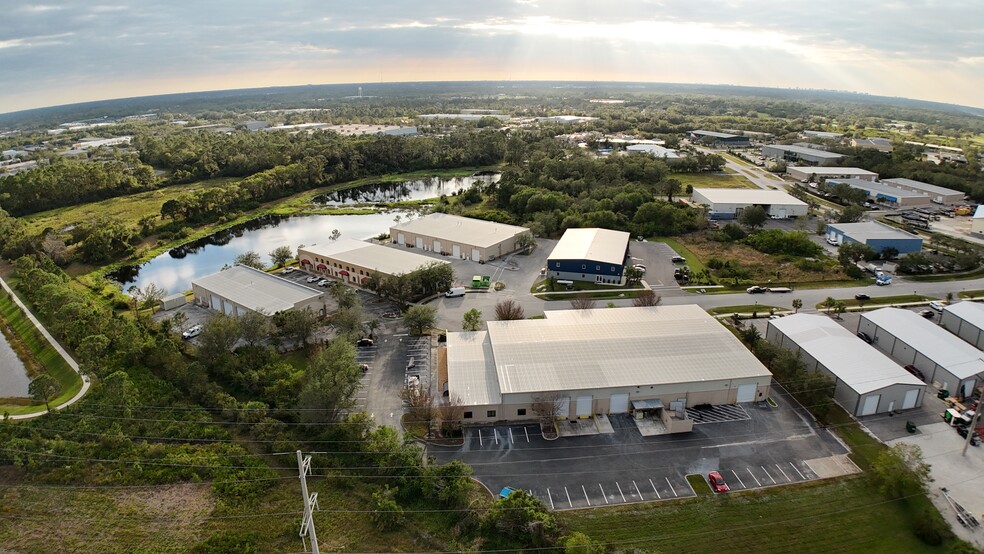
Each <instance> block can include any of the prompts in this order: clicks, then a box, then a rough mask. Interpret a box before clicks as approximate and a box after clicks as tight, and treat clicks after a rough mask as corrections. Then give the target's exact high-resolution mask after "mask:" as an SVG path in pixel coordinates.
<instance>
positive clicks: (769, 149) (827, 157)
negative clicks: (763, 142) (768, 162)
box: [762, 144, 844, 165]
mask: <svg viewBox="0 0 984 554" xmlns="http://www.w3.org/2000/svg"><path fill="white" fill-rule="evenodd" d="M762 155H763V156H765V157H767V158H773V159H776V160H785V161H787V162H803V163H806V164H810V165H834V164H835V163H837V162H838V161H840V160H841V159H842V158H843V157H844V155H843V154H838V153H836V152H827V151H825V150H820V149H817V148H808V147H804V146H796V145H795V144H769V145H767V146H763V147H762Z"/></svg>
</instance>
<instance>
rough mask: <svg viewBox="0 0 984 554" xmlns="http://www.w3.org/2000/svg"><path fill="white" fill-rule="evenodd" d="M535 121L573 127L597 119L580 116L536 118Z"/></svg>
mask: <svg viewBox="0 0 984 554" xmlns="http://www.w3.org/2000/svg"><path fill="white" fill-rule="evenodd" d="M536 119H537V121H542V122H544V123H563V124H564V125H573V124H574V123H587V122H589V121H594V120H596V119H598V118H597V117H587V116H582V115H551V116H548V117H538V118H536Z"/></svg>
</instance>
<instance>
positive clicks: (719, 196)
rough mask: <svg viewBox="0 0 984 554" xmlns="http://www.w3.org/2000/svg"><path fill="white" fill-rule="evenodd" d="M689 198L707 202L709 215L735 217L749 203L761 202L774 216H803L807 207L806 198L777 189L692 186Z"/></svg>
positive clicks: (749, 205) (723, 217)
mask: <svg viewBox="0 0 984 554" xmlns="http://www.w3.org/2000/svg"><path fill="white" fill-rule="evenodd" d="M693 201H694V203H696V204H703V205H705V206H707V207H708V208H709V210H708V211H709V214H710V217H711V219H732V218H736V217H738V216H739V215H741V212H742V211H743V210H744V209H745V208H749V207H751V206H761V207H762V208H764V209H765V212H766V213H767V214H769V216H771V217H774V218H778V219H786V218H787V217H799V216H805V215H806V214H807V213H808V212H809V208H810V207H809V206H808V205H807V203H806V202H803V201H802V200H800V199H798V198H795V197H793V196H790V195H789V194H786V193H785V192H782V191H781V190H764V189H705V188H695V189H694V193H693Z"/></svg>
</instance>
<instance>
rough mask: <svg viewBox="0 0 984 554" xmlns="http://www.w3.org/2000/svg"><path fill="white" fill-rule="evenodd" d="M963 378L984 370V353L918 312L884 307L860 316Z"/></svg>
mask: <svg viewBox="0 0 984 554" xmlns="http://www.w3.org/2000/svg"><path fill="white" fill-rule="evenodd" d="M861 318H862V319H867V320H868V321H870V322H872V323H874V324H875V325H877V326H879V327H881V328H882V329H884V330H885V331H888V332H889V333H891V334H892V335H893V336H894V337H895V338H897V339H899V340H900V341H902V342H904V343H906V344H908V345H909V346H911V347H912V348H914V349H916V350H917V351H919V352H920V353H921V354H922V355H923V356H926V357H927V358H929V359H930V361H932V362H933V363H935V364H936V365H938V366H940V367H942V368H943V369H945V370H947V371H949V372H950V373H952V374H953V375H954V376H955V377H958V378H960V379H967V378H969V377H973V376H975V375H978V374H980V373H984V352H981V351H980V350H978V349H976V348H974V347H973V346H971V345H970V344H968V343H966V342H964V341H963V339H961V338H960V337H957V336H956V335H953V334H951V333H949V332H947V330H946V329H943V328H942V327H940V326H939V325H936V324H934V323H933V322H931V321H929V320H927V319H926V318H924V317H922V316H920V315H919V314H917V313H915V312H910V311H909V310H900V309H899V308H882V309H880V310H875V311H873V312H868V313H866V314H862V315H861Z"/></svg>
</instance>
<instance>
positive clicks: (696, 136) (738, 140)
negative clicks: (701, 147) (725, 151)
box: [690, 130, 751, 148]
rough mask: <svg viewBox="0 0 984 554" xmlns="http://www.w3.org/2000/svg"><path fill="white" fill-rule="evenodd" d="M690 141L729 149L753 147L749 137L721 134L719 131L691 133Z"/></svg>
mask: <svg viewBox="0 0 984 554" xmlns="http://www.w3.org/2000/svg"><path fill="white" fill-rule="evenodd" d="M690 140H693V141H696V142H701V143H704V144H713V145H717V146H724V147H728V148H744V147H747V146H751V142H750V141H749V140H748V137H744V136H741V135H732V134H730V133H719V132H717V131H699V130H698V131H690Z"/></svg>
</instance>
